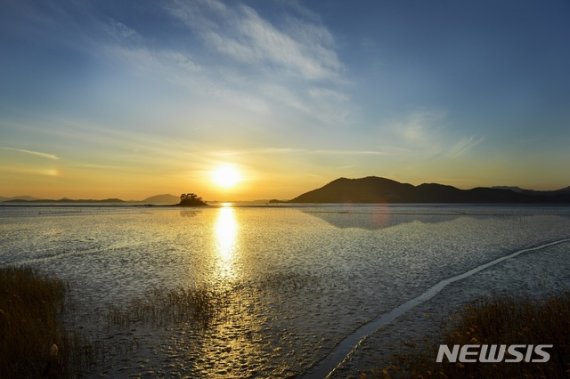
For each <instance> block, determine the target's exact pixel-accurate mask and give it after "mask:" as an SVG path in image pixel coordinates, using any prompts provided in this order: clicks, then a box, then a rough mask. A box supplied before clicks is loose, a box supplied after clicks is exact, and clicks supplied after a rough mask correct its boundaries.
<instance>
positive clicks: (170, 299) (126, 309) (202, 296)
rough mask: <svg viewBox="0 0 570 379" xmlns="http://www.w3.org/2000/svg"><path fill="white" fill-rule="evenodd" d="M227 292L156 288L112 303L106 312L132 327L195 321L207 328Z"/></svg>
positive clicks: (113, 322) (113, 321) (220, 309)
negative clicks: (139, 296) (117, 304)
mask: <svg viewBox="0 0 570 379" xmlns="http://www.w3.org/2000/svg"><path fill="white" fill-rule="evenodd" d="M226 303H227V300H226V295H225V294H224V293H221V292H215V291H212V290H209V289H206V288H188V289H185V288H178V289H171V290H168V289H154V290H152V291H150V292H149V293H148V294H147V295H146V296H144V297H141V298H137V299H134V300H132V301H131V302H129V303H127V304H125V305H121V306H111V307H110V309H109V311H108V313H107V320H108V322H109V324H110V325H114V326H118V327H121V328H129V327H130V326H132V325H133V324H136V323H144V324H149V325H151V326H154V327H157V326H158V327H161V326H166V325H169V324H178V323H192V324H193V326H194V327H195V328H196V329H198V330H206V329H207V328H208V327H209V325H210V324H211V322H212V320H213V319H214V317H216V316H217V315H220V314H222V313H223V310H224V309H225V307H226Z"/></svg>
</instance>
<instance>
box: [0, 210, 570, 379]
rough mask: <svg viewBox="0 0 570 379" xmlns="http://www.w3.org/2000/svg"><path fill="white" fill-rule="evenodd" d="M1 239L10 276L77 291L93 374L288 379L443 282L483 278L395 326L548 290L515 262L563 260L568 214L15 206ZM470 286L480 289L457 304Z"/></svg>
mask: <svg viewBox="0 0 570 379" xmlns="http://www.w3.org/2000/svg"><path fill="white" fill-rule="evenodd" d="M0 231H1V233H2V239H1V240H0V265H1V266H3V267H4V266H25V267H32V268H34V269H37V270H39V271H41V272H42V273H45V274H47V275H49V276H54V277H57V278H60V279H62V280H64V281H66V282H67V283H69V294H68V296H69V297H70V300H71V301H72V303H73V304H74V306H73V311H72V312H68V313H67V314H66V316H65V317H66V319H65V325H66V326H67V327H68V328H71V329H74V330H81V331H82V333H83V335H84V336H85V337H86V338H88V339H89V340H91V341H92V343H93V345H94V346H99V347H100V349H99V350H98V351H99V353H100V354H101V359H100V360H99V363H98V364H96V365H93V366H92V367H91V368H90V369H88V370H86V371H85V372H84V374H85V375H87V376H96V375H99V374H107V375H120V374H122V375H126V374H135V375H142V376H144V375H148V376H155V375H169V376H177V375H178V376H188V375H191V376H203V377H212V376H217V377H224V376H225V377H250V376H258V377H288V376H296V375H307V376H311V375H315V372H316V371H315V370H316V369H317V368H318V367H319V364H320V363H321V362H323V360H325V359H327V357H329V356H330V354H331V352H333V351H334V350H335V347H337V346H338V345H339V344H342V343H343V342H342V341H345V340H346V338H347V337H348V336H350V335H352V334H353V333H354V332H355V331H356V330H358V329H359V328H360V327H362V326H363V325H367V324H369V323H370V322H373V321H374V320H377V319H379V318H381V317H382V316H383V315H386V314H390V312H393V311H394V310H395V309H398V307H400V306H402V305H403V304H406V303H407V302H409V301H410V300H412V299H414V298H417V297H418V296H422V294H424V293H426V292H429V290H430V289H431V288H433V287H434V286H436V285H437V284H438V283H440V282H442V281H445V280H446V279H449V278H453V277H460V276H461V275H462V274H464V273H467V272H470V271H471V270H474V269H477V268H481V267H482V269H481V270H479V271H477V272H474V273H473V274H472V275H469V276H467V277H464V278H463V277H461V278H460V279H459V280H457V281H454V282H453V283H449V284H448V285H446V287H445V289H442V290H441V291H440V292H439V293H438V294H437V296H435V297H433V298H431V299H427V300H426V301H425V302H418V304H416V305H415V306H414V307H412V308H410V309H405V312H403V313H402V314H400V315H398V317H397V318H395V319H394V320H392V321H390V322H389V323H388V324H387V325H386V326H385V327H386V328H388V329H389V328H390V327H392V325H397V323H399V322H403V320H408V322H410V321H409V320H414V317H413V315H414V312H416V311H417V310H419V309H421V307H424V308H425V307H429V306H430V304H435V303H436V302H445V296H446V295H448V294H449V295H450V296H452V298H457V296H459V297H461V294H462V293H465V294H466V296H467V295H469V296H471V295H473V294H477V293H479V294H483V295H484V294H485V291H487V290H488V288H489V286H490V285H492V283H493V280H495V282H496V283H497V286H498V288H499V287H500V288H501V290H502V291H507V292H508V291H512V292H516V291H519V290H520V288H521V275H526V278H534V279H532V280H531V281H529V283H534V284H536V283H538V282H539V281H540V275H538V276H537V274H536V272H534V271H533V270H535V269H536V268H537V267H535V266H534V265H532V264H527V265H521V263H520V262H525V260H526V259H537V258H532V257H545V256H550V257H553V256H554V255H553V253H552V252H553V251H554V252H556V255H555V256H556V257H557V258H556V259H558V260H561V259H563V257H564V256H565V255H564V253H565V252H566V251H568V246H570V243H568V241H567V239H568V238H570V208H567V207H536V206H525V207H516V206H513V207H511V206H461V205H453V206H450V205H421V206H413V205H405V206H404V205H391V206H370V205H367V206H358V205H353V206H345V205H324V206H303V207H285V206H274V207H232V206H229V205H228V206H221V207H208V208H200V209H179V208H160V207H157V208H142V207H81V206H73V207H56V206H54V207H35V206H34V207H18V206H9V207H1V208H0ZM550 244H552V245H550ZM542 246H544V248H542ZM523 250H524V251H523ZM519 251H523V252H522V253H521V254H520V255H516V256H513V257H512V258H510V259H506V260H501V258H502V257H508V256H510V255H512V254H514V253H516V252H519ZM553 259H554V258H553ZM489 262H495V263H494V264H493V265H492V266H488V267H487V266H485V265H486V264H488V263H489ZM513 262H519V263H518V266H516V269H515V268H513V269H505V268H508V267H511V266H510V265H513ZM551 266H556V264H555V263H553V264H551ZM523 268H524V269H523ZM495 270H502V271H501V272H502V274H501V275H499V276H494V277H490V279H484V278H486V277H487V276H488V275H490V273H493V272H495ZM493 278H494V279H493ZM467 281H470V282H474V283H479V287H478V285H473V286H470V287H469V288H470V290H464V291H459V292H458V291H457V289H458V288H461V286H464V284H465V283H467ZM482 281H484V283H485V284H486V286H484V285H483V284H481V283H482ZM534 284H532V285H534ZM550 284H551V285H550V286H549V287H548V288H549V289H550V290H551V291H554V292H555V291H556V289H557V288H558V285H555V284H552V283H550ZM562 287H563V285H560V288H562ZM477 288H480V290H478V289H477ZM483 288H486V289H483ZM478 291H480V292H478ZM184 301H186V302H187V304H189V305H188V307H187V308H186V309H184V307H181V306H179V305H172V304H179V303H180V302H184ZM196 304H201V305H199V307H201V308H200V309H198V310H197V308H196ZM169 307H171V308H169ZM188 309H190V311H188ZM185 312H186V313H185ZM406 317H408V318H406ZM415 320H416V321H414V322H412V325H415V327H413V328H412V329H414V330H415V331H416V332H415V334H416V335H420V334H421V333H423V332H424V329H426V328H423V327H422V325H423V324H422V322H423V321H422V320H423V319H422V318H421V317H419V318H418V317H416V318H415ZM427 329H429V328H427ZM427 329H426V330H427ZM374 332H376V331H374ZM376 335H377V334H374V335H371V336H370V337H369V338H368V339H367V341H365V342H366V343H368V342H369V341H373V340H374V338H377V337H374V336H376ZM384 346H386V345H384ZM363 347H366V344H363ZM367 350H370V348H368V349H367ZM351 351H352V350H351ZM362 354H363V353H362V351H361V350H358V349H357V350H356V351H352V353H351V355H353V356H354V357H355V358H354V362H359V361H358V360H359V359H360V360H361V361H360V362H366V361H367V358H365V357H363V355H362ZM339 363H340V362H339ZM363 364H364V363H363ZM344 366H346V367H348V368H350V370H349V372H352V373H354V372H357V371H358V369H359V367H358V365H356V366H354V365H353V366H350V365H346V364H344Z"/></svg>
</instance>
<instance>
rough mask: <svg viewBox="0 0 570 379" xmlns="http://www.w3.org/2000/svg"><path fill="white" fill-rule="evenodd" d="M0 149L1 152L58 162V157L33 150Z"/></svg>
mask: <svg viewBox="0 0 570 379" xmlns="http://www.w3.org/2000/svg"><path fill="white" fill-rule="evenodd" d="M0 149H2V150H8V151H15V152H18V153H23V154H29V155H34V156H36V157H42V158H46V159H51V160H55V161H57V160H59V157H58V156H57V155H55V154H50V153H44V152H41V151H34V150H27V149H18V148H15V147H0Z"/></svg>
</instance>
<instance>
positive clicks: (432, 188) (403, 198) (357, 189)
mask: <svg viewBox="0 0 570 379" xmlns="http://www.w3.org/2000/svg"><path fill="white" fill-rule="evenodd" d="M289 203H526V204H532V203H540V204H542V203H570V188H565V189H561V190H558V191H531V190H521V189H518V190H513V189H509V188H504V187H503V188H486V187H477V188H473V189H469V190H461V189H459V188H455V187H452V186H448V185H443V184H438V183H424V184H420V185H418V186H414V185H411V184H408V183H400V182H397V181H395V180H390V179H386V178H379V177H376V176H368V177H365V178H359V179H347V178H339V179H336V180H334V181H332V182H330V183H328V184H327V185H325V186H324V187H321V188H319V189H316V190H312V191H309V192H306V193H304V194H302V195H300V196H297V197H296V198H294V199H292V200H290V201H289Z"/></svg>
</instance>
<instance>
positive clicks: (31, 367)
mask: <svg viewBox="0 0 570 379" xmlns="http://www.w3.org/2000/svg"><path fill="white" fill-rule="evenodd" d="M66 290H67V285H66V283H65V282H63V281H62V280H60V279H56V278H48V277H46V276H44V275H42V274H40V273H38V272H37V271H36V270H33V269H30V268H19V267H6V268H0V378H30V377H48V378H51V377H76V376H78V375H79V373H80V372H81V371H82V370H83V369H84V368H86V367H88V366H89V365H90V364H92V362H93V359H94V351H93V348H92V347H91V345H90V344H89V343H87V342H86V341H85V340H84V339H83V338H81V337H80V336H79V335H77V334H75V333H72V332H69V331H67V330H65V328H64V327H63V322H62V321H63V320H62V312H63V310H64V306H65V293H66Z"/></svg>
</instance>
